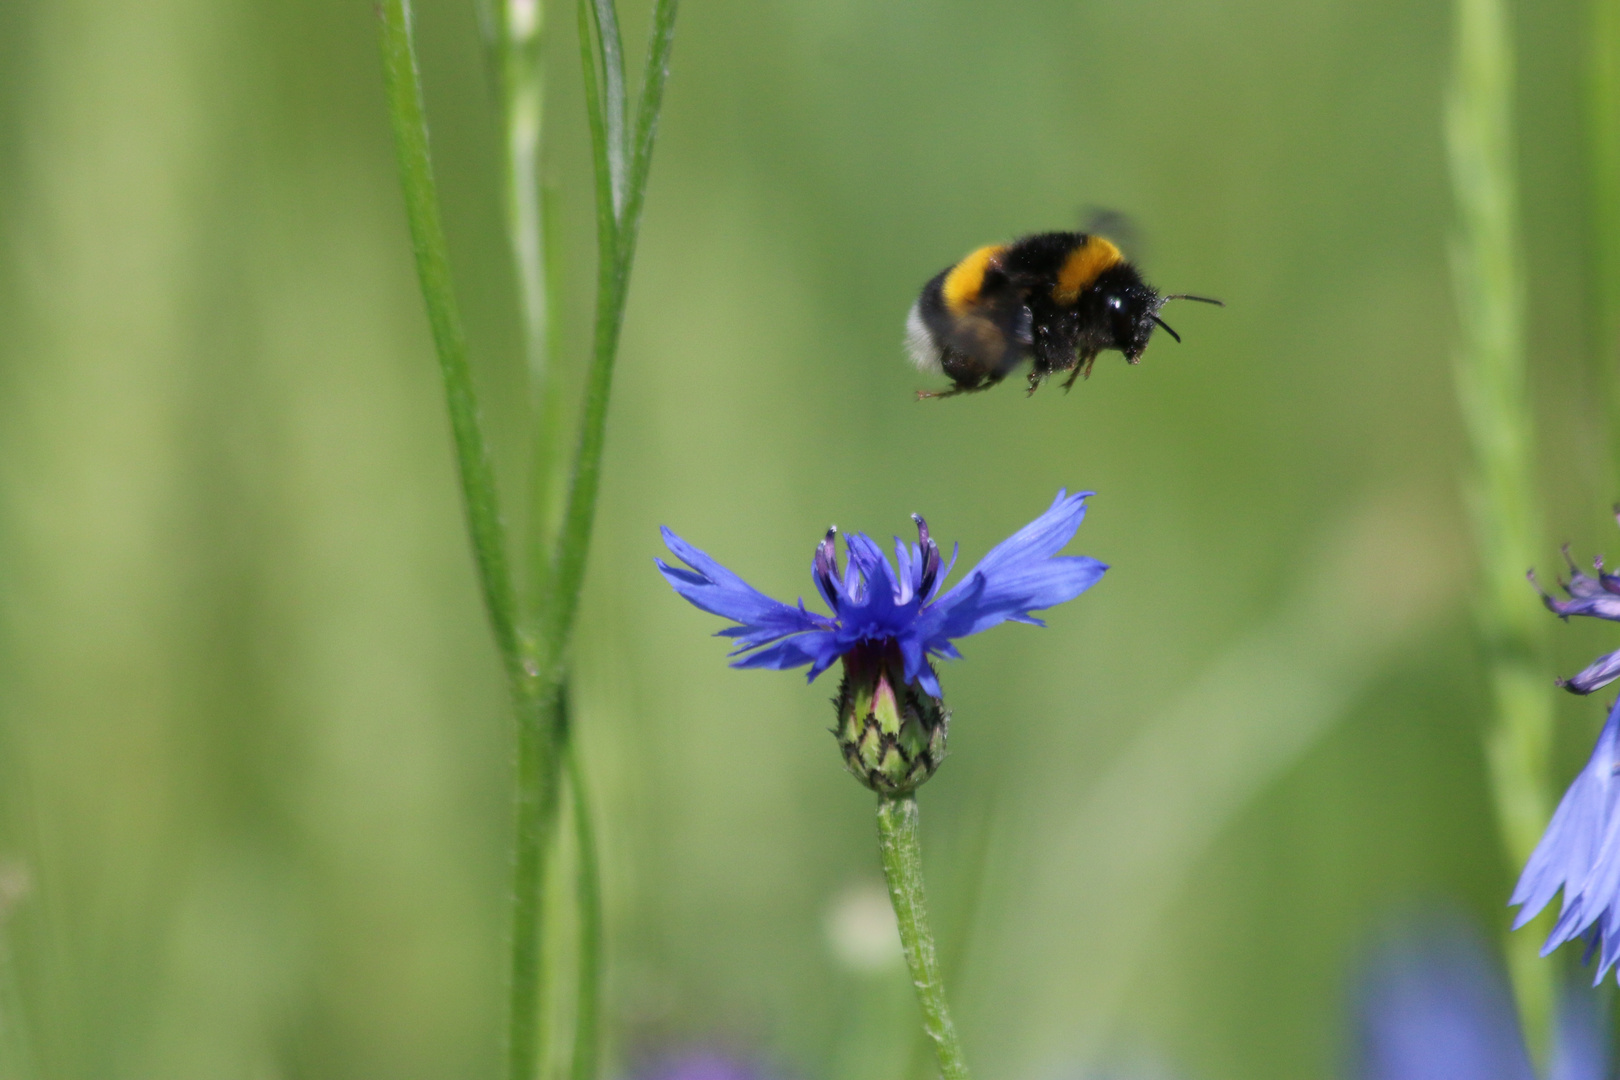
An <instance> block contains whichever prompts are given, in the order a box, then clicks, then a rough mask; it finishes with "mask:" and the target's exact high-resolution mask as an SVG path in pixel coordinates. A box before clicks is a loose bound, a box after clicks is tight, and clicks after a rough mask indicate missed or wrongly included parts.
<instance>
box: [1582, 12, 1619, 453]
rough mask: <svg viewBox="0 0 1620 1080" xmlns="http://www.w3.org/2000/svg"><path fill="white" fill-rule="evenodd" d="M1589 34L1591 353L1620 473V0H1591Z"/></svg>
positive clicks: (1587, 113) (1588, 121) (1588, 143)
mask: <svg viewBox="0 0 1620 1080" xmlns="http://www.w3.org/2000/svg"><path fill="white" fill-rule="evenodd" d="M1590 18H1591V22H1590V27H1589V31H1588V35H1587V109H1586V131H1587V165H1588V169H1589V175H1590V178H1591V179H1590V183H1591V199H1592V285H1593V289H1592V291H1593V305H1592V306H1593V316H1594V317H1593V340H1592V358H1593V362H1594V364H1595V365H1596V370H1595V374H1596V376H1597V380H1596V381H1597V385H1598V388H1599V390H1600V392H1601V393H1602V394H1603V400H1604V404H1605V406H1606V407H1607V408H1606V411H1607V413H1608V415H1607V417H1606V421H1607V427H1608V435H1609V450H1610V462H1611V465H1612V467H1613V468H1614V469H1615V470H1616V471H1617V473H1620V0H1592V7H1591V13H1590Z"/></svg>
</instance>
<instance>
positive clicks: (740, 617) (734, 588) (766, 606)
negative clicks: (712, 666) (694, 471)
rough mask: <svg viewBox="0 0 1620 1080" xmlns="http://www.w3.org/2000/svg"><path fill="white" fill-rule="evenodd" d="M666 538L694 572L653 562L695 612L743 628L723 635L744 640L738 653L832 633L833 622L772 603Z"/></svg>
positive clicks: (712, 562) (702, 554) (693, 551)
mask: <svg viewBox="0 0 1620 1080" xmlns="http://www.w3.org/2000/svg"><path fill="white" fill-rule="evenodd" d="M663 535H664V543H665V544H666V545H667V546H668V547H669V550H670V551H672V552H674V553H675V555H676V556H677V557H678V558H679V559H680V560H681V561H682V562H684V563H686V565H687V566H690V567H691V568H692V569H690V570H683V569H681V568H680V567H677V566H670V565H669V564H668V563H666V562H664V560H662V559H654V560H653V562H654V563H656V564H657V566H658V570H659V572H660V573H662V574H663V575H664V580H665V581H668V582H669V584H670V587H671V588H673V589H674V590H675V591H676V592H677V593H679V594H680V595H681V596H683V597H685V598H686V599H687V600H688V601H689V602H690V603H691V604H692V605H693V606H695V607H698V608H701V609H702V610H704V611H707V612H709V613H710V614H711V615H719V616H721V617H723V618H727V619H730V620H732V621H733V622H736V623H739V624H741V625H739V626H735V627H728V628H727V629H725V630H722V631H720V633H721V634H722V635H724V636H726V637H737V638H740V639H741V640H740V642H739V646H738V648H739V650H747V649H752V648H756V647H758V646H760V645H765V644H769V643H770V642H772V641H776V640H778V639H779V638H783V637H786V636H788V635H790V634H798V633H803V632H805V631H809V630H826V629H829V628H830V625H831V620H829V619H827V618H825V617H823V616H820V615H815V614H813V613H811V612H809V611H806V610H805V609H804V607H803V605H802V604H801V605H800V606H798V607H790V606H788V605H787V604H784V603H782V602H781V601H779V600H773V599H771V598H770V597H769V596H766V595H765V594H764V593H762V592H760V591H759V590H758V589H756V588H754V587H753V586H752V585H750V584H748V582H746V581H744V580H743V579H742V578H740V577H738V576H737V575H736V574H733V573H732V572H731V571H730V570H727V569H726V568H725V567H724V566H721V565H720V564H719V563H718V562H716V561H715V560H714V559H713V558H711V557H710V556H709V555H708V553H706V552H704V551H701V550H699V549H698V548H696V547H693V546H692V545H691V544H689V543H687V542H686V541H685V540H682V539H681V538H680V537H679V536H677V535H675V533H674V532H672V531H671V530H670V529H668V528H665V529H664V530H663Z"/></svg>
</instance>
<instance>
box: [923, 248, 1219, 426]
mask: <svg viewBox="0 0 1620 1080" xmlns="http://www.w3.org/2000/svg"><path fill="white" fill-rule="evenodd" d="M1169 300H1197V301H1198V302H1199V303H1203V304H1215V305H1217V306H1225V305H1222V304H1221V302H1220V301H1219V300H1211V299H1210V298H1209V297H1206V296H1190V295H1188V294H1186V293H1174V294H1171V295H1169V296H1165V295H1162V294H1160V293H1159V292H1158V291H1157V290H1155V289H1154V288H1153V287H1152V286H1151V285H1149V284H1147V283H1146V282H1145V281H1143V280H1142V275H1141V274H1139V273H1137V272H1136V268H1135V267H1134V266H1132V265H1131V264H1130V263H1129V262H1127V261H1126V260H1125V256H1124V255H1122V254H1121V253H1120V250H1119V248H1118V247H1116V246H1114V244H1113V243H1112V242H1111V241H1109V240H1106V239H1104V238H1103V237H1101V236H1098V235H1096V234H1094V233H1093V234H1088V233H1075V232H1051V233H1037V234H1036V235H1034V236H1025V237H1023V238H1021V239H1018V240H1014V241H1013V242H1012V243H1010V244H993V245H991V246H989V247H982V248H980V249H978V250H977V251H975V252H973V253H972V254H971V255H969V256H967V258H965V259H963V260H962V261H961V262H959V263H957V264H956V265H955V266H949V267H946V268H945V269H944V270H941V271H940V272H939V273H938V274H935V275H934V278H933V280H931V281H929V283H928V284H927V285H924V286H923V291H922V295H921V296H919V297H918V298H917V302H916V303H915V304H912V305H911V313H910V314H909V315H908V316H907V317H906V349H907V351H908V352H910V354H911V359H912V362H913V363H915V364H916V365H917V368H918V369H919V370H921V371H925V372H930V373H934V374H940V375H944V376H946V377H947V378H949V379H950V380H951V382H952V384H953V385H952V387H951V389H949V390H919V391H917V397H918V398H919V399H921V398H944V397H953V396H955V395H956V394H967V393H972V392H973V391H976V390H988V389H989V388H990V387H992V386H994V385H996V384H997V383H999V382H1000V381H1001V380H1002V379H1005V378H1006V377H1007V376H1008V375H1009V374H1010V373H1011V372H1012V370H1013V368H1015V367H1017V366H1018V365H1019V364H1020V363H1021V362H1022V361H1023V360H1024V359H1025V358H1026V357H1027V358H1029V359H1031V360H1032V361H1033V366H1032V368H1031V370H1030V373H1029V393H1031V394H1033V393H1034V392H1035V391H1036V390H1037V389H1038V388H1039V387H1040V385H1041V383H1042V382H1044V381H1045V380H1046V379H1047V377H1048V376H1050V375H1053V374H1055V373H1057V372H1063V371H1067V372H1069V377H1068V379H1067V380H1065V381H1064V383H1063V389H1064V390H1068V389H1069V388H1070V387H1071V386H1073V385H1074V381H1075V379H1077V378H1079V377H1081V376H1086V377H1090V375H1091V365H1092V364H1093V363H1095V362H1096V359H1097V354H1098V353H1100V352H1102V351H1103V350H1104V349H1118V350H1119V351H1120V352H1122V353H1124V354H1125V359H1126V360H1128V361H1129V362H1130V363H1132V364H1134V363H1137V362H1138V361H1139V360H1141V359H1142V351H1143V350H1144V349H1146V348H1147V345H1148V339H1149V338H1151V337H1152V336H1153V331H1154V328H1155V327H1163V328H1164V331H1165V333H1167V334H1169V335H1170V336H1171V337H1173V338H1175V339H1176V341H1178V342H1179V341H1180V340H1181V335H1179V334H1177V333H1176V332H1175V331H1174V330H1172V329H1170V325H1169V324H1168V323H1166V322H1165V321H1164V320H1163V319H1161V318H1159V309H1160V308H1161V307H1163V306H1164V304H1165V302H1166V301H1169Z"/></svg>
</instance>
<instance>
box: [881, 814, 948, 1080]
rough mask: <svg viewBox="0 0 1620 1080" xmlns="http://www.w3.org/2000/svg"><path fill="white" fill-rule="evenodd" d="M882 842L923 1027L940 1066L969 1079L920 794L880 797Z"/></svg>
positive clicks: (886, 875)
mask: <svg viewBox="0 0 1620 1080" xmlns="http://www.w3.org/2000/svg"><path fill="white" fill-rule="evenodd" d="M877 819H878V847H879V849H880V850H881V851H882V853H883V876H884V878H886V879H887V880H888V883H889V901H890V903H892V904H893V905H894V916H895V919H896V920H897V921H898V922H899V924H900V944H901V946H902V947H903V948H904V949H905V953H906V964H907V965H908V966H909V967H910V968H911V984H912V985H913V986H914V987H916V989H917V1004H918V1005H919V1006H920V1007H921V1008H922V1014H923V1030H924V1031H926V1032H927V1033H928V1037H929V1038H930V1039H932V1040H933V1043H934V1053H935V1054H936V1055H937V1056H938V1058H939V1071H940V1074H941V1075H942V1076H943V1077H944V1078H945V1080H967V1077H968V1067H967V1060H966V1058H964V1057H963V1056H962V1044H961V1042H960V1040H959V1039H958V1038H957V1035H956V1025H955V1024H953V1023H951V1012H950V1008H949V1006H948V1005H947V1004H946V1002H945V983H944V980H943V979H942V978H941V977H940V973H939V958H938V957H937V956H936V955H935V950H934V935H933V932H932V931H931V930H929V928H928V902H927V900H926V899H925V897H924V896H923V876H922V845H921V844H920V843H919V842H918V839H917V798H916V796H915V795H909V794H908V795H898V796H886V795H885V796H879V797H878V813H877Z"/></svg>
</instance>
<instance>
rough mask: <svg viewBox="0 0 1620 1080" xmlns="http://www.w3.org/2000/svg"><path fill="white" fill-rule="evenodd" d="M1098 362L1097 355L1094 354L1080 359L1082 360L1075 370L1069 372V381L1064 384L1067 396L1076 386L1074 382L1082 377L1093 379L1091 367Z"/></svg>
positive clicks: (1090, 353) (1087, 354)
mask: <svg viewBox="0 0 1620 1080" xmlns="http://www.w3.org/2000/svg"><path fill="white" fill-rule="evenodd" d="M1096 362H1097V354H1096V353H1094V352H1088V353H1086V354H1085V355H1084V356H1082V357H1080V359H1079V360H1078V361H1077V362H1076V363H1075V365H1074V369H1073V370H1072V371H1070V372H1069V377H1068V379H1067V380H1065V381H1064V383H1063V392H1064V393H1065V394H1066V393H1068V392H1069V388H1070V387H1072V386H1073V385H1074V380H1076V379H1078V378H1080V377H1081V376H1084V377H1086V378H1088V379H1089V378H1091V365H1092V364H1094V363H1096Z"/></svg>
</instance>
